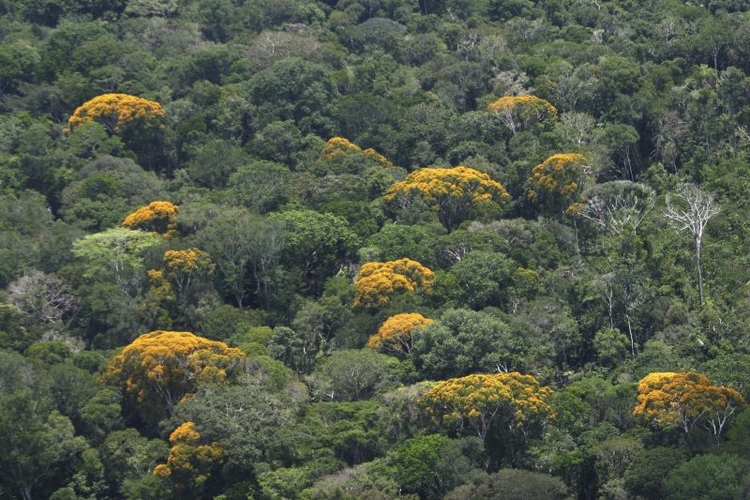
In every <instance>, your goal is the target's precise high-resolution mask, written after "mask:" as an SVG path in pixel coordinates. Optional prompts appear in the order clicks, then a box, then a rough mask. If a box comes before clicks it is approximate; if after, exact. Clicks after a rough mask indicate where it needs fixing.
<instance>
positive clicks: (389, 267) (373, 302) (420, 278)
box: [354, 258, 435, 308]
mask: <svg viewBox="0 0 750 500" xmlns="http://www.w3.org/2000/svg"><path fill="white" fill-rule="evenodd" d="M434 282H435V273H433V272H432V271H431V270H430V269H428V268H426V267H424V266H423V265H422V264H420V263H419V262H417V261H415V260H411V259H407V258H403V259H399V260H392V261H388V262H368V263H367V264H364V265H363V266H362V267H361V268H360V270H359V277H358V278H357V280H356V281H355V283H354V288H355V295H354V307H370V308H381V307H384V306H386V305H387V304H388V302H390V300H391V298H392V297H393V295H394V294H396V293H398V292H416V291H427V290H429V289H430V288H432V285H433V283H434Z"/></svg>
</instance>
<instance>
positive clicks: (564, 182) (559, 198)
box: [526, 153, 590, 213]
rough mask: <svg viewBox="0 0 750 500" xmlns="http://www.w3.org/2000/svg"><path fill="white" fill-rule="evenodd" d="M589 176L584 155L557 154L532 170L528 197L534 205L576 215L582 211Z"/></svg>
mask: <svg viewBox="0 0 750 500" xmlns="http://www.w3.org/2000/svg"><path fill="white" fill-rule="evenodd" d="M589 175H590V172H589V167H588V165H587V164H586V158H585V157H584V156H583V155H581V154H578V153H559V154H555V155H552V156H550V157H549V158H547V159H546V160H544V161H543V162H542V163H540V164H539V165H537V166H535V167H534V168H533V169H532V170H531V176H530V177H529V179H528V186H529V187H528V190H527V192H526V196H527V198H528V199H529V200H530V201H532V202H539V203H545V204H546V205H547V206H548V207H549V209H550V210H552V211H553V212H558V213H560V212H565V213H570V212H575V211H576V210H577V209H580V208H582V205H581V204H579V199H580V194H581V192H582V191H583V188H584V185H585V183H586V181H587V180H588V177H589Z"/></svg>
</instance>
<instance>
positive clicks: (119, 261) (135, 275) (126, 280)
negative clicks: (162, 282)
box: [73, 227, 163, 297]
mask: <svg viewBox="0 0 750 500" xmlns="http://www.w3.org/2000/svg"><path fill="white" fill-rule="evenodd" d="M162 242H163V240H162V238H161V237H159V236H156V235H153V234H150V233H146V232H143V231H131V230H130V229H126V228H121V227H117V228H112V229H108V230H106V231H102V232H101V233H96V234H90V235H88V236H85V237H84V238H82V239H80V240H78V241H75V242H73V255H75V256H76V258H78V259H80V260H81V261H83V262H84V263H85V267H84V268H83V272H82V274H81V277H82V278H85V279H89V280H93V281H94V282H101V281H110V282H114V283H116V284H117V285H118V286H119V287H120V288H121V289H122V291H123V292H126V293H128V294H129V295H130V296H131V297H134V296H136V295H137V293H138V291H139V288H140V284H141V282H142V281H143V279H144V278H145V274H144V270H145V256H144V254H145V253H146V251H147V250H148V249H149V248H152V247H154V246H156V245H159V244H161V243H162Z"/></svg>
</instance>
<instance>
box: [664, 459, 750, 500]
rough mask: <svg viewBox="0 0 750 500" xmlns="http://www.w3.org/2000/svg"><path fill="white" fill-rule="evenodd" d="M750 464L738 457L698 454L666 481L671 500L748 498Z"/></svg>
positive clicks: (667, 477) (668, 476)
mask: <svg viewBox="0 0 750 500" xmlns="http://www.w3.org/2000/svg"><path fill="white" fill-rule="evenodd" d="M748 466H750V463H748V461H747V460H746V459H744V458H741V457H738V456H736V455H728V454H722V455H708V454H707V455H698V456H696V457H694V458H692V459H691V460H688V461H687V462H684V463H682V464H680V465H678V466H677V467H675V468H674V469H673V470H672V471H671V472H670V473H669V474H667V476H666V477H665V478H664V483H663V484H664V490H665V492H666V497H663V498H666V499H667V500H682V499H685V498H690V499H691V500H734V499H736V498H745V497H746V495H747V487H748V483H747V469H748Z"/></svg>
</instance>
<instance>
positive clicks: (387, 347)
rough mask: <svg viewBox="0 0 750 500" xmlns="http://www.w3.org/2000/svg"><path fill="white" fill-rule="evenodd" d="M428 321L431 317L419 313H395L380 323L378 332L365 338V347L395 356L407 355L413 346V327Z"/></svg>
mask: <svg viewBox="0 0 750 500" xmlns="http://www.w3.org/2000/svg"><path fill="white" fill-rule="evenodd" d="M430 323H432V320H431V319H429V318H425V317H424V316H422V315H421V314H419V313H402V314H396V315H394V316H391V317H390V318H388V319H387V320H385V322H384V323H383V324H382V325H380V328H379V329H378V333H376V334H375V335H372V336H371V337H370V338H369V339H368V340H367V347H369V348H370V349H375V350H377V351H382V352H385V353H388V354H394V355H396V356H404V355H406V356H408V355H409V354H411V350H412V349H413V348H414V342H415V340H416V335H415V333H416V332H415V329H418V328H421V327H423V326H426V325H429V324H430Z"/></svg>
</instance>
